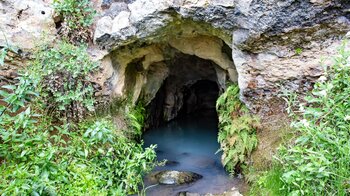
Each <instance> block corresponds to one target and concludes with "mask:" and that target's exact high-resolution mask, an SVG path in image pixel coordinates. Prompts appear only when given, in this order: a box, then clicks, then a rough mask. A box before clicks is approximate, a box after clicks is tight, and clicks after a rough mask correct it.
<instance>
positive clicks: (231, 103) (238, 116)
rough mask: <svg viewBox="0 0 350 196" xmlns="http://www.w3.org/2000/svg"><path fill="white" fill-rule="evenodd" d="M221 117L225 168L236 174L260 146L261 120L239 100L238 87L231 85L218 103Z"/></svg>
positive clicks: (220, 136)
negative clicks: (259, 129)
mask: <svg viewBox="0 0 350 196" xmlns="http://www.w3.org/2000/svg"><path fill="white" fill-rule="evenodd" d="M216 108H217V112H218V115H219V135H218V141H219V143H220V146H221V150H222V151H223V156H222V161H223V164H224V166H225V168H226V169H227V170H228V171H229V172H230V173H231V174H234V173H235V170H236V169H237V168H239V167H240V166H242V165H245V164H247V160H248V159H247V158H248V157H249V156H250V155H251V153H252V151H253V150H254V148H255V147H256V146H257V144H258V139H257V137H256V130H257V128H258V126H259V120H258V119H257V118H256V117H254V116H253V115H251V114H250V113H249V110H248V108H246V107H245V105H244V104H243V103H242V102H241V101H240V100H239V88H238V85H231V86H229V87H228V88H227V90H226V91H225V92H224V93H223V94H222V95H221V96H220V97H219V98H218V100H217V103H216Z"/></svg>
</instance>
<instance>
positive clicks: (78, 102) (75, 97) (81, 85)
mask: <svg viewBox="0 0 350 196" xmlns="http://www.w3.org/2000/svg"><path fill="white" fill-rule="evenodd" d="M97 68H98V65H97V63H94V62H92V61H91V60H90V58H89V56H88V54H87V53H86V47H85V46H80V47H77V46H73V45H72V44H69V43H66V42H59V43H58V44H57V46H56V47H54V48H47V47H43V48H41V49H40V50H38V51H37V53H36V54H35V60H34V62H33V63H32V65H31V67H30V69H29V70H28V71H29V72H30V74H31V75H32V76H33V77H36V80H39V81H40V85H39V87H40V88H41V89H40V91H41V94H40V97H41V98H42V99H43V102H44V104H45V109H46V110H47V112H48V113H50V114H51V115H52V116H53V117H56V118H61V119H64V120H67V121H69V120H72V119H81V118H82V117H83V115H84V112H86V111H89V112H91V111H93V109H94V100H93V94H94V88H93V85H92V83H91V82H90V80H89V74H90V73H91V72H93V71H95V70H96V69H97Z"/></svg>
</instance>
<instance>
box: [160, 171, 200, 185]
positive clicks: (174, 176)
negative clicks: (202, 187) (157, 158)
mask: <svg viewBox="0 0 350 196" xmlns="http://www.w3.org/2000/svg"><path fill="white" fill-rule="evenodd" d="M155 177H156V179H157V180H158V183H159V184H164V185H181V184H189V183H192V182H195V181H197V180H199V179H201V178H202V176H201V175H199V174H196V173H192V172H182V171H161V172H159V173H157V174H156V175H155Z"/></svg>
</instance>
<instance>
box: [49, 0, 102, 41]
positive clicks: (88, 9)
mask: <svg viewBox="0 0 350 196" xmlns="http://www.w3.org/2000/svg"><path fill="white" fill-rule="evenodd" d="M53 5H54V8H55V10H56V11H57V12H58V13H60V14H61V15H62V17H63V19H64V21H63V24H62V27H61V29H60V31H59V33H60V34H61V35H62V36H63V37H64V38H66V39H68V40H69V41H70V42H71V43H77V42H85V41H89V40H91V35H92V33H91V29H90V26H91V25H92V23H93V19H94V16H95V14H96V11H95V10H94V9H93V7H92V5H91V2H90V0H54V4H53Z"/></svg>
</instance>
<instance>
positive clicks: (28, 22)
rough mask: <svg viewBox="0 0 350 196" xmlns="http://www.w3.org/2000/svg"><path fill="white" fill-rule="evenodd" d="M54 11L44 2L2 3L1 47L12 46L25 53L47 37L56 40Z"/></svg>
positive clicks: (9, 0)
mask: <svg viewBox="0 0 350 196" xmlns="http://www.w3.org/2000/svg"><path fill="white" fill-rule="evenodd" d="M53 13H54V11H53V9H52V7H51V6H50V4H49V3H45V2H43V1H42V0H3V1H0V28H1V30H2V31H3V32H2V33H3V34H1V35H0V46H4V45H6V44H7V42H8V44H10V45H12V46H15V47H18V48H20V49H22V50H24V51H30V49H32V48H34V47H35V46H37V44H38V43H40V41H41V40H42V39H43V38H44V37H45V39H46V40H48V41H51V40H53V39H54V34H55V33H56V29H55V23H54V20H53V18H52V16H53Z"/></svg>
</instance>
